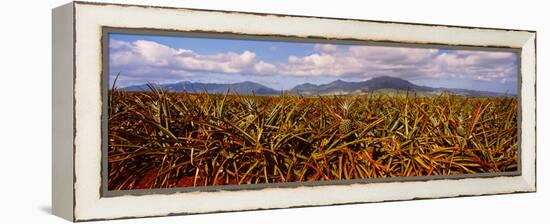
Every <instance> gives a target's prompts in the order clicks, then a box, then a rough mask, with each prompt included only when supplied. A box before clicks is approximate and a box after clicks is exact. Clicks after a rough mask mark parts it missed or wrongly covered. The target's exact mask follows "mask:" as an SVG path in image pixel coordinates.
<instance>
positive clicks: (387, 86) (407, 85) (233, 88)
mask: <svg viewBox="0 0 550 224" xmlns="http://www.w3.org/2000/svg"><path fill="white" fill-rule="evenodd" d="M157 86H158V87H160V88H163V89H167V90H170V91H177V92H180V91H187V92H193V93H198V92H204V91H206V92H208V93H211V94H225V93H227V92H229V93H233V94H241V95H250V94H255V95H279V94H281V93H282V92H285V93H288V94H293V95H305V96H310V95H360V94H365V93H368V92H403V91H410V92H414V93H418V94H421V95H435V94H439V93H442V92H450V93H453V94H457V95H463V96H471V97H476V96H477V97H499V96H506V95H509V94H504V93H497V92H488V91H477V90H468V89H452V88H433V87H428V86H420V85H416V84H413V83H411V82H409V81H407V80H405V79H401V78H396V77H390V76H380V77H376V78H372V79H369V80H365V81H360V82H346V81H342V80H336V81H333V82H330V83H327V84H321V85H316V84H311V83H304V84H300V85H297V86H295V87H294V88H292V89H289V90H285V91H277V90H275V89H272V88H269V87H267V86H264V85H262V84H259V83H256V82H251V81H246V82H239V83H231V84H218V83H201V82H189V81H183V82H177V83H171V84H159V85H157ZM124 89H125V90H127V91H145V90H147V89H148V87H147V85H136V86H129V87H126V88H124Z"/></svg>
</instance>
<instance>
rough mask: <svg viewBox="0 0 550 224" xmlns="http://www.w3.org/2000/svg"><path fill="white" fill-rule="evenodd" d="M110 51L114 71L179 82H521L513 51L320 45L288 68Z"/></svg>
mask: <svg viewBox="0 0 550 224" xmlns="http://www.w3.org/2000/svg"><path fill="white" fill-rule="evenodd" d="M110 50H111V53H110V56H111V57H110V62H111V66H112V68H114V70H112V71H113V72H117V70H118V71H122V70H124V71H127V72H131V73H132V74H133V75H135V76H138V77H142V78H148V76H151V75H152V74H153V75H155V77H157V78H159V79H160V78H162V79H164V80H169V79H173V80H178V79H181V78H182V77H187V76H191V75H194V74H196V73H213V74H238V75H254V76H264V75H283V76H294V77H295V76H301V77H307V76H326V77H347V78H353V79H357V80H364V79H368V78H371V77H375V76H381V75H389V76H396V77H402V78H405V79H409V80H422V79H424V80H425V79H451V78H454V79H456V78H459V79H468V80H485V81H496V82H501V83H510V82H513V81H515V80H516V79H517V78H516V74H517V67H516V66H517V62H516V58H515V57H516V56H515V55H514V54H513V53H507V52H487V51H468V50H438V49H429V48H407V47H388V46H357V45H355V46H348V47H345V46H343V45H342V46H337V45H331V44H315V45H313V50H314V53H311V54H309V55H305V56H295V55H289V56H288V58H287V60H286V61H285V62H283V63H270V62H268V61H263V60H260V59H259V58H258V55H257V54H256V53H255V52H253V51H250V50H246V51H243V52H231V51H229V52H220V53H217V54H198V53H196V52H194V51H192V50H189V49H176V48H172V47H169V46H166V45H163V44H160V43H157V42H154V41H146V40H137V41H134V42H125V41H118V40H111V41H110ZM270 50H277V51H279V49H270Z"/></svg>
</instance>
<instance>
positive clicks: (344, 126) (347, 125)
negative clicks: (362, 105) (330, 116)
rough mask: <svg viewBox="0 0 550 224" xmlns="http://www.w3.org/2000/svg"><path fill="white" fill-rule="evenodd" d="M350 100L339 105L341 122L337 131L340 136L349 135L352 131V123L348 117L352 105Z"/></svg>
mask: <svg viewBox="0 0 550 224" xmlns="http://www.w3.org/2000/svg"><path fill="white" fill-rule="evenodd" d="M353 102H354V101H352V100H346V101H344V102H343V103H341V104H340V108H341V109H342V116H341V121H340V125H339V130H340V133H341V134H347V133H350V132H351V131H352V130H353V126H354V125H353V121H352V119H351V117H350V109H351V106H352V105H353Z"/></svg>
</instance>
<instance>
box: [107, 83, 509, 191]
mask: <svg viewBox="0 0 550 224" xmlns="http://www.w3.org/2000/svg"><path fill="white" fill-rule="evenodd" d="M108 95H109V98H108V111H106V113H107V117H108V155H107V156H108V170H107V172H108V188H109V190H131V189H151V188H175V187H193V186H216V185H242V184H260V183H283V182H305V181H324V180H350V179H364V178H386V177H405V176H435V175H454V174H477V173H498V172H508V171H516V170H517V168H518V163H517V161H518V127H517V112H518V101H517V98H516V97H494V98H482V97H462V96H457V95H452V94H446V93H441V94H438V95H434V96H416V95H414V94H413V93H411V94H393V95H390V94H376V93H372V94H364V95H357V96H336V95H334V96H311V97H310V96H308V97H306V96H296V95H289V94H285V93H281V94H280V95H278V96H254V95H236V94H208V93H185V92H170V91H166V90H163V89H160V88H156V87H154V86H150V90H149V91H141V92H140V91H125V90H120V89H116V88H113V89H112V90H109V93H108Z"/></svg>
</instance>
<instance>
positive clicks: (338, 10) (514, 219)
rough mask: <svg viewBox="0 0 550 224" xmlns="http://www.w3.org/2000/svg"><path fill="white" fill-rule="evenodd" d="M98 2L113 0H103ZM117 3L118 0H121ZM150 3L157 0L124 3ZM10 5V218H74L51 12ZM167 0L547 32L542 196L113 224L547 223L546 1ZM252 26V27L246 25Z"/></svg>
mask: <svg viewBox="0 0 550 224" xmlns="http://www.w3.org/2000/svg"><path fill="white" fill-rule="evenodd" d="M97 1H98V2H103V1H100V0H97ZM112 1H115V0H112ZM117 2H119V3H133V4H149V3H148V2H153V1H144V0H142V1H137V0H134V1H131V0H125V1H117ZM65 3H67V1H63V0H50V1H43V0H35V1H23V0H20V1H5V2H3V3H2V6H0V28H1V33H0V99H1V102H0V105H1V106H0V150H1V151H0V195H2V196H1V197H0V209H1V210H0V211H1V212H0V223H64V222H65V221H64V220H62V219H60V218H58V217H55V216H53V215H51V204H50V201H51V199H50V197H51V194H50V191H51V9H52V8H53V7H56V6H59V5H62V4H65ZM154 3H155V4H157V5H163V6H175V7H187V8H204V9H220V10H233V11H251V12H265V13H279V14H293V15H309V16H324V17H343V18H356V19H369V20H384V21H401V22H418V23H436V24H448V25H463V26H483V27H497V28H511V29H528V30H536V31H537V57H538V58H537V66H538V68H537V69H538V76H537V84H538V85H537V86H538V92H537V96H538V103H537V111H538V117H537V119H538V122H537V131H538V141H537V146H538V147H537V151H538V152H537V166H538V169H537V170H538V179H537V186H538V192H537V193H529V194H513V195H498V196H483V197H467V198H453V199H434V200H420V201H404V202H386V203H373V204H359V205H344V206H328V207H316V208H300V209H282V210H268V211H254V212H233V213H220V214H209V215H191V216H177V217H163V218H147V219H131V220H118V221H109V223H224V224H225V223H227V224H229V223H288V222H292V223H344V222H352V223H355V222H367V223H375V222H376V223H396V222H401V223H416V222H419V223H420V222H422V223H462V224H464V223H499V224H500V223H542V222H544V221H548V220H550V214H549V212H548V211H549V208H548V206H550V187H548V183H549V180H550V174H549V173H548V172H545V171H548V170H550V159H549V158H548V156H549V153H548V151H547V149H548V146H549V144H550V141H548V138H545V133H548V131H549V130H548V129H549V128H550V125H549V122H550V119H549V116H546V115H547V114H549V112H550V108H549V104H544V103H543V102H545V101H547V98H545V97H547V96H548V94H549V92H550V88H549V87H548V84H549V82H550V80H548V79H549V77H548V76H546V75H544V74H547V73H548V72H549V65H548V63H550V55H549V54H550V48H549V46H550V45H549V42H550V37H549V36H548V35H550V25H549V24H548V22H547V21H550V16H549V14H550V12H548V8H550V7H549V6H546V5H545V4H544V3H545V1H530V0H522V1H513V2H505V1H494V2H491V1H480V0H473V1H472V0H460V1H438V0H434V1H420V0H416V1H407V0H403V1H390V0H378V1H370V2H366V1H360V0H359V1H347V0H337V1H336V0H333V1H304V0H302V1H298V0H293V1H292V0H277V1H275V0H272V1H267V0H263V1H258V0H257V1H245V0H232V1H214V0H200V1H199V0H195V1H181V0H180V1H160V0H157V1H154ZM243 25H246V24H243Z"/></svg>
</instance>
